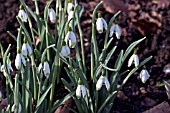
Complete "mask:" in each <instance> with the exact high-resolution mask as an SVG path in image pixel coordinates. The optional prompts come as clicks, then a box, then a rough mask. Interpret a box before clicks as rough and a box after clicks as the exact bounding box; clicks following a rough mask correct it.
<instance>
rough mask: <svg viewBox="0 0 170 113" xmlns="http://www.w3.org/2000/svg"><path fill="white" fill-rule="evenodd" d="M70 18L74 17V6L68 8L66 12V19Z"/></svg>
mask: <svg viewBox="0 0 170 113" xmlns="http://www.w3.org/2000/svg"><path fill="white" fill-rule="evenodd" d="M72 18H74V7H72V9H70V12H69V14H68V21H70V20H71V19H72Z"/></svg>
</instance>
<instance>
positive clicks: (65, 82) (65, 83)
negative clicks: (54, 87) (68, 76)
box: [61, 78, 73, 92]
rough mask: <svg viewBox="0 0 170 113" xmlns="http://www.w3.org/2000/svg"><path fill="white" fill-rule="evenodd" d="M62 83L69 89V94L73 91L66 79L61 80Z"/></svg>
mask: <svg viewBox="0 0 170 113" xmlns="http://www.w3.org/2000/svg"><path fill="white" fill-rule="evenodd" d="M61 81H62V82H63V84H64V86H65V87H66V88H67V90H68V91H69V92H72V91H73V89H72V88H71V86H70V85H69V83H68V82H67V81H66V80H65V79H64V78H61Z"/></svg>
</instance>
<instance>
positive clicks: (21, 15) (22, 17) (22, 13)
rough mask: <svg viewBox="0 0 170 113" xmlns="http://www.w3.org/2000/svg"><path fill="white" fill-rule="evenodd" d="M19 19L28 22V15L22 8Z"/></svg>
mask: <svg viewBox="0 0 170 113" xmlns="http://www.w3.org/2000/svg"><path fill="white" fill-rule="evenodd" d="M18 17H19V18H20V19H21V20H22V21H23V22H27V18H28V15H27V14H26V13H25V11H24V10H23V9H22V6H20V10H19V13H18Z"/></svg>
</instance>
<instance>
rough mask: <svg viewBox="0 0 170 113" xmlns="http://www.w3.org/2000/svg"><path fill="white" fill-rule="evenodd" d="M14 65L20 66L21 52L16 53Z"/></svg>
mask: <svg viewBox="0 0 170 113" xmlns="http://www.w3.org/2000/svg"><path fill="white" fill-rule="evenodd" d="M15 67H16V68H17V69H19V68H20V67H21V54H17V56H16V58H15Z"/></svg>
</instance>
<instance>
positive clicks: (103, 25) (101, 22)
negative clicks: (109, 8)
mask: <svg viewBox="0 0 170 113" xmlns="http://www.w3.org/2000/svg"><path fill="white" fill-rule="evenodd" d="M103 28H105V29H106V30H107V23H106V21H105V20H104V19H103V18H102V17H101V13H99V14H98V19H97V21H96V29H97V31H98V32H99V33H102V32H103Z"/></svg>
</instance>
